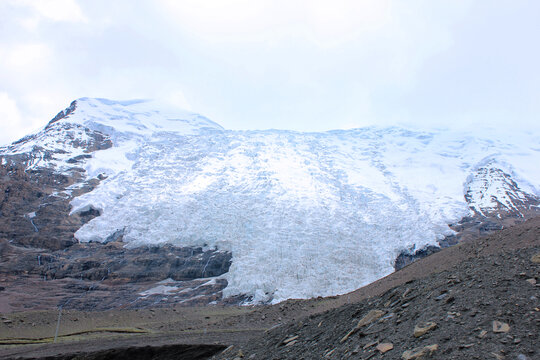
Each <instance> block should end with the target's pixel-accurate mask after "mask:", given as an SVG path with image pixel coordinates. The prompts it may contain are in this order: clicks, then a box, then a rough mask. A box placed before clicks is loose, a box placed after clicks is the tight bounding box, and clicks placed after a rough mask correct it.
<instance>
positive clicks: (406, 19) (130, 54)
mask: <svg viewBox="0 0 540 360" xmlns="http://www.w3.org/2000/svg"><path fill="white" fill-rule="evenodd" d="M539 19H540V1H535V0H533V1H518V0H511V1H492V0H484V1H473V0H470V1H467V0H451V1H433V0H426V1H384V0H373V1H359V0H356V1H355V0H350V1H339V0H332V1H319V0H309V1H299V0H298V1H296V0H286V1H281V0H260V1H258V0H209V1H205V0H193V1H191V0H178V1H175V0H156V1H142V0H141V1H134V0H115V1H111V0H103V1H102V0H86V1H84V0H35V1H33V0H0V144H3V143H8V142H11V141H14V140H16V139H18V138H20V137H22V136H23V135H25V134H27V133H29V132H30V131H34V130H36V129H39V128H40V127H42V126H44V125H45V124H46V123H47V121H49V120H50V119H51V118H52V117H53V116H54V115H55V114H56V113H57V112H58V111H60V110H62V109H63V108H65V107H66V106H68V105H69V103H70V102H71V101H72V100H74V99H76V98H79V97H85V96H88V97H104V98H109V99H116V100H124V99H134V98H155V99H160V100H164V101H168V102H172V103H176V104H178V105H179V106H180V107H183V108H187V109H188V110H192V111H195V112H198V113H201V114H203V115H205V116H207V117H209V118H210V119H212V120H214V121H216V122H218V123H219V124H221V125H222V126H224V127H225V128H229V129H267V128H281V129H293V130H302V131H321V130H328V129H337V128H351V127H361V126H366V125H374V124H380V125H404V126H413V127H424V128H428V127H447V126H461V127H466V126H474V127H476V128H478V127H486V126H491V127H493V126H496V127H503V128H507V127H508V128H511V127H516V126H517V127H519V128H520V129H529V130H530V131H539V130H540V120H539V116H538V115H539V114H540V72H539V70H538V67H539V66H540V20H539Z"/></svg>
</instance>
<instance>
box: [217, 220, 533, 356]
mask: <svg viewBox="0 0 540 360" xmlns="http://www.w3.org/2000/svg"><path fill="white" fill-rule="evenodd" d="M524 246H525V247H524ZM467 253H468V254H467ZM437 255H441V256H440V257H438V258H433V259H429V261H427V260H428V259H427V258H426V259H424V260H426V261H424V262H423V264H415V265H420V266H419V267H417V270H423V271H425V272H426V273H424V274H419V273H416V277H417V278H416V279H410V280H408V281H403V280H401V281H398V284H399V285H398V286H395V287H392V288H390V289H388V290H386V291H384V292H378V291H376V290H375V292H373V289H372V290H371V291H372V295H375V296H372V297H368V298H367V299H364V300H361V301H359V302H355V301H352V302H353V303H351V304H344V305H342V306H340V307H338V308H335V309H332V310H329V311H327V312H324V313H321V314H317V315H311V316H309V317H306V318H300V319H298V320H295V321H294V322H290V323H288V324H286V325H284V326H279V327H277V328H275V329H271V330H269V331H268V332H267V333H266V334H264V335H262V336H260V337H259V339H258V340H257V341H253V340H251V341H250V342H249V343H246V344H245V345H243V346H236V347H234V348H231V349H229V351H227V352H224V353H222V354H221V355H220V356H216V357H215V359H235V358H238V357H240V358H246V359H250V358H251V359H405V360H410V359H428V358H430V359H521V360H526V359H536V358H538V356H540V354H539V352H538V346H537V345H538V337H539V336H540V333H539V329H540V283H537V281H538V280H539V279H540V218H536V219H534V221H530V222H528V223H526V224H524V225H522V226H516V227H515V228H512V229H509V230H508V231H503V232H500V233H497V234H496V235H495V236H491V237H489V238H485V239H481V240H480V241H474V242H472V243H465V244H463V246H459V245H458V246H457V247H456V248H453V249H447V250H446V251H443V252H441V253H440V254H437ZM460 257H461V260H460V259H459V258H460ZM445 259H448V260H449V261H450V262H455V265H454V266H450V267H446V269H445V270H444V271H441V269H437V262H438V261H444V260H445ZM422 265H423V266H422ZM403 270H405V269H403ZM393 275H396V276H395V277H398V276H399V272H398V273H395V274H393ZM404 275H405V274H404ZM405 276H406V275H405ZM366 290H367V289H366ZM360 291H361V290H359V292H360ZM368 291H369V290H368Z"/></svg>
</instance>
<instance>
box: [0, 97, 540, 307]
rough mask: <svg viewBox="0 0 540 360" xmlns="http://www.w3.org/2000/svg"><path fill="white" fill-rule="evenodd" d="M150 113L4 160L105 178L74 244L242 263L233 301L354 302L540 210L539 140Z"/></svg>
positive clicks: (133, 110) (67, 117)
mask: <svg viewBox="0 0 540 360" xmlns="http://www.w3.org/2000/svg"><path fill="white" fill-rule="evenodd" d="M153 106H154V105H152V103H151V102H142V101H127V102H117V101H110V100H104V99H86V98H84V99H79V100H77V101H76V102H74V103H73V104H72V106H70V107H69V108H68V109H66V110H65V111H63V112H61V113H60V114H59V115H58V116H57V117H56V118H55V119H53V120H52V121H51V122H50V123H49V125H47V127H46V128H45V129H44V130H43V131H42V132H40V133H38V134H34V135H32V136H30V137H28V138H25V139H23V140H22V141H20V142H19V143H17V144H14V145H12V146H10V147H8V148H4V149H1V151H2V154H3V155H10V154H11V155H13V154H17V153H19V154H20V153H25V152H31V151H33V152H34V153H36V152H37V153H39V152H40V151H41V153H42V154H46V155H42V156H41V158H39V159H38V160H39V161H37V160H36V161H34V162H31V163H29V164H30V165H29V166H32V167H33V168H35V167H39V166H53V167H54V168H55V169H56V170H57V171H64V172H65V171H70V169H72V168H73V167H74V166H75V165H76V166H77V167H79V168H82V169H84V174H85V176H86V177H87V178H93V177H97V176H100V179H102V181H101V183H100V184H99V186H97V187H96V188H95V189H93V190H92V191H90V192H87V193H85V194H83V195H80V196H77V197H75V198H73V200H72V201H71V205H72V213H73V214H77V213H81V212H87V211H89V210H92V211H95V212H96V213H97V214H99V215H100V216H97V217H95V218H94V219H92V220H91V221H89V222H88V223H86V224H84V225H83V226H82V227H81V228H80V229H79V230H78V231H77V232H76V234H75V236H76V238H77V239H78V240H79V241H81V242H88V241H108V240H107V239H111V238H115V237H117V235H118V234H121V235H122V238H123V241H124V242H125V243H126V244H127V246H128V247H136V246H141V245H148V244H165V243H169V244H173V245H176V246H203V247H205V248H217V249H218V250H223V251H230V252H231V253H232V265H231V267H230V270H229V272H228V273H227V274H225V275H223V276H224V277H225V278H226V280H227V282H228V286H227V288H226V289H225V291H224V294H225V295H226V296H231V295H239V294H247V295H248V296H250V297H251V298H252V299H253V301H254V302H265V301H273V302H277V301H281V300H284V299H287V298H306V297H312V296H319V295H335V294H340V293H344V292H347V291H351V290H354V289H356V288H358V287H360V286H362V285H365V284H367V283H369V282H372V281H374V280H376V279H378V278H380V277H382V276H385V275H387V274H388V273H390V272H391V271H393V264H394V260H395V259H396V257H397V256H398V254H400V252H402V251H404V250H406V249H420V248H422V247H424V246H427V245H436V244H437V242H438V241H439V240H441V239H443V238H444V237H445V236H449V235H451V234H452V233H453V231H452V230H451V229H450V228H449V227H448V224H453V223H456V222H459V221H460V219H461V218H463V217H465V216H468V215H473V214H478V215H479V216H487V215H489V213H490V211H493V209H494V205H493V204H495V203H496V204H497V206H496V207H497V209H498V210H501V209H502V208H504V207H507V208H509V209H510V208H511V209H512V211H513V213H515V211H514V210H515V208H517V207H519V208H520V209H521V208H524V207H528V208H529V209H532V210H531V211H536V210H537V209H538V208H537V207H536V208H535V206H537V205H538V196H539V195H540V191H539V189H540V182H539V180H538V179H540V168H539V167H538V166H537V164H538V160H539V158H540V150H539V148H538V144H539V136H538V134H514V135H513V136H508V135H507V134H504V135H498V134H492V133H490V134H487V133H482V132H480V131H477V132H474V133H464V132H452V131H442V130H433V131H411V130H407V129H402V128H398V127H389V128H377V127H370V128H364V129H354V130H336V131H329V132H324V133H300V132H293V131H285V130H266V131H231V130H224V129H223V128H222V127H220V126H219V125H217V124H215V123H213V122H211V121H210V120H208V119H206V118H204V117H202V116H200V115H197V114H193V113H190V112H182V111H180V112H175V111H172V110H170V109H168V110H163V109H162V108H157V109H156V108H153ZM96 143H97V144H101V146H94V145H92V144H96ZM83 145H84V146H83ZM40 149H41V150H40ZM43 149H46V150H47V151H46V152H44V150H43ZM4 158H5V157H4ZM486 159H489V162H487V161H486ZM3 161H5V160H3ZM74 164H75V165H74ZM501 176H503V178H504V179H503V178H501ZM510 198H511V199H514V200H512V201H510V200H508V199H510ZM486 199H490V200H489V201H487V200H486ZM515 199H521V200H523V201H521V202H519V201H515ZM518 210H519V209H518ZM520 213H521V210H520Z"/></svg>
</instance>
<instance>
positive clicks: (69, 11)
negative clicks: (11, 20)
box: [15, 0, 88, 22]
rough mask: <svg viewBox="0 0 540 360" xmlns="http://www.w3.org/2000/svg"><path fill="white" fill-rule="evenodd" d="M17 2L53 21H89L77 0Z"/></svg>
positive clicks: (21, 0)
mask: <svg viewBox="0 0 540 360" xmlns="http://www.w3.org/2000/svg"><path fill="white" fill-rule="evenodd" d="M15 3H17V4H18V5H24V6H27V7H29V8H31V9H32V10H33V11H34V13H35V14H37V15H39V16H41V17H43V18H45V19H48V20H52V21H66V22H87V21H88V19H86V17H85V16H84V15H83V12H82V11H81V8H80V7H79V5H78V4H77V2H76V1H75V0H46V1H43V0H17V1H16V2H15Z"/></svg>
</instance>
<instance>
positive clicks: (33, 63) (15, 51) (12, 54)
mask: <svg viewBox="0 0 540 360" xmlns="http://www.w3.org/2000/svg"><path fill="white" fill-rule="evenodd" d="M50 56H51V50H50V48H49V46H48V45H46V44H44V43H26V44H13V45H8V46H5V47H2V48H0V63H2V65H3V66H6V68H9V69H10V70H11V71H19V72H24V71H35V70H37V69H39V68H42V67H45V66H46V63H47V62H48V61H49V59H50Z"/></svg>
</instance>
